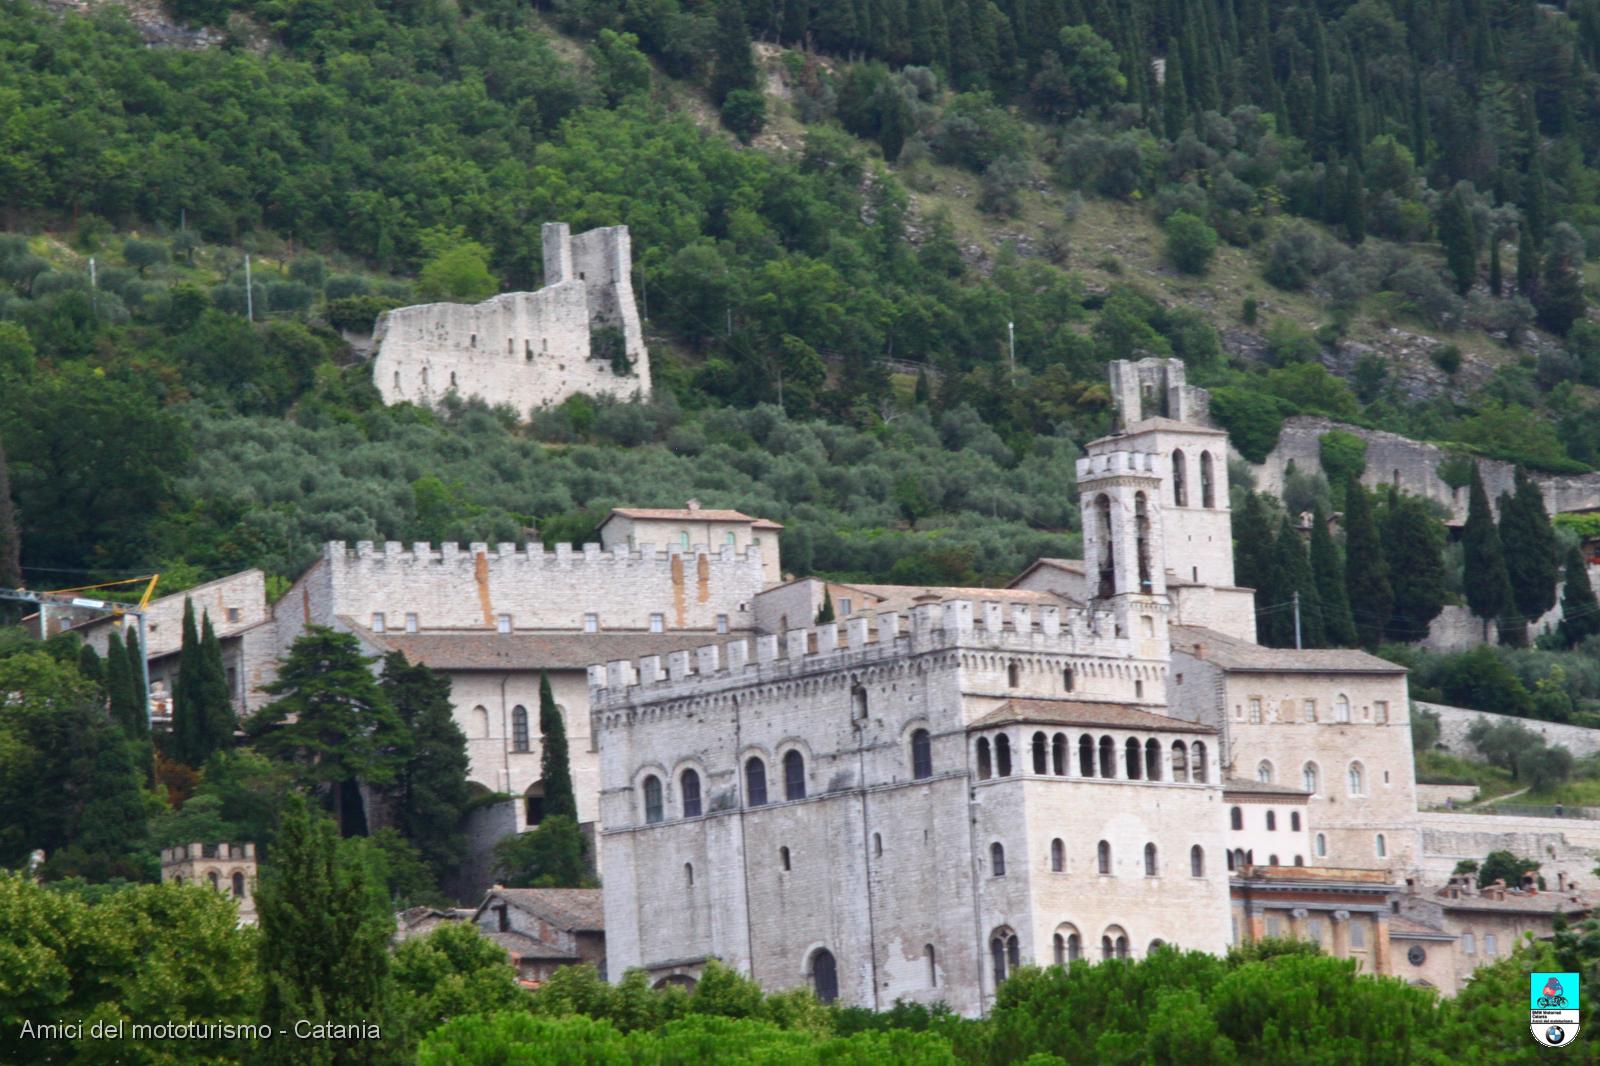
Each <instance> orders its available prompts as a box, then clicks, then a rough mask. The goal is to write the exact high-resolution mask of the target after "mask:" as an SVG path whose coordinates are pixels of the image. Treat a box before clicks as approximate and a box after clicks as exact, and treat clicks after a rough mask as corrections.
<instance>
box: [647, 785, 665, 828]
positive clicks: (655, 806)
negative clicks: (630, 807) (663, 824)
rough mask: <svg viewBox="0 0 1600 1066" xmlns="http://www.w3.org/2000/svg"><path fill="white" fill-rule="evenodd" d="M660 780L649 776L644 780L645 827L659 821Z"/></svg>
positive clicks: (660, 814) (660, 815)
mask: <svg viewBox="0 0 1600 1066" xmlns="http://www.w3.org/2000/svg"><path fill="white" fill-rule="evenodd" d="M661 817H662V813H661V778H659V777H657V776H656V775H655V774H651V775H650V776H649V777H646V778H645V779H644V820H645V824H647V825H654V824H655V823H656V822H659V821H661Z"/></svg>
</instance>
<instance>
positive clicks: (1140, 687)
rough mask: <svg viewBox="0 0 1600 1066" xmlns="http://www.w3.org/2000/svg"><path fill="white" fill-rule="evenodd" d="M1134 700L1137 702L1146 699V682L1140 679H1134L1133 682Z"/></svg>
mask: <svg viewBox="0 0 1600 1066" xmlns="http://www.w3.org/2000/svg"><path fill="white" fill-rule="evenodd" d="M1133 698H1134V699H1136V700H1142V699H1144V682H1143V681H1141V680H1139V679H1138V678H1134V681H1133Z"/></svg>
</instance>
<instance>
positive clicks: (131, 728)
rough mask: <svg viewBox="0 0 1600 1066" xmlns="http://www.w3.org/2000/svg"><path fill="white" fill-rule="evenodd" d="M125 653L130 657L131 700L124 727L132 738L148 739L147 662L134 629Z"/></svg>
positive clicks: (129, 636)
mask: <svg viewBox="0 0 1600 1066" xmlns="http://www.w3.org/2000/svg"><path fill="white" fill-rule="evenodd" d="M123 651H124V652H125V653H126V654H127V656H128V688H129V690H130V695H131V697H132V698H131V699H130V700H129V715H128V719H127V721H126V722H124V723H123V727H124V728H125V729H127V730H128V735H129V736H130V737H148V736H149V735H150V714H149V711H150V708H149V689H148V688H146V687H145V673H146V667H145V661H144V649H143V648H141V647H140V646H139V634H138V633H135V632H134V631H133V630H132V629H130V630H128V640H127V643H126V644H124V645H123Z"/></svg>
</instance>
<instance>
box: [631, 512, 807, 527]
mask: <svg viewBox="0 0 1600 1066" xmlns="http://www.w3.org/2000/svg"><path fill="white" fill-rule="evenodd" d="M617 517H622V518H645V519H652V518H653V519H658V520H660V521H666V522H764V523H766V525H765V526H763V527H762V528H765V529H782V528H783V527H782V526H780V525H778V524H777V523H776V522H773V521H771V520H770V519H765V518H755V517H753V516H751V515H747V514H745V513H744V512H743V511H715V510H711V509H710V508H705V507H701V508H696V509H694V510H690V509H689V508H687V507H613V508H612V509H611V513H610V514H608V515H606V517H605V519H604V520H603V521H602V522H601V523H600V524H601V525H605V524H606V522H609V521H610V520H611V519H613V518H617Z"/></svg>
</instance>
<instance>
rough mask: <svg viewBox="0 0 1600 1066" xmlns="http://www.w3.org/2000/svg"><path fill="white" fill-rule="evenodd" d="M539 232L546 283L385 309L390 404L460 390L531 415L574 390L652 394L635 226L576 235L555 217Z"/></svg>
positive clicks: (382, 372) (381, 346)
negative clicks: (638, 302) (637, 298)
mask: <svg viewBox="0 0 1600 1066" xmlns="http://www.w3.org/2000/svg"><path fill="white" fill-rule="evenodd" d="M540 235H541V238H542V241H543V245H544V281H545V283H544V287H543V288H540V289H539V290H537V291H535V292H508V293H501V294H500V295H499V296H493V297H490V298H489V299H487V300H485V301H483V302H482V303H477V304H454V303H434V304H418V305H415V306H412V307H400V308H396V309H395V310H393V311H388V312H385V313H384V314H383V315H381V316H379V318H378V321H377V324H376V326H375V327H374V328H373V334H372V344H373V346H374V347H375V348H376V350H377V355H376V356H374V358H373V361H372V380H373V384H375V385H376V386H377V387H378V391H379V393H381V394H382V396H383V400H384V402H385V403H391V404H393V403H402V402H406V401H410V402H412V403H420V404H429V405H431V404H435V403H438V402H439V401H440V400H441V399H443V398H444V397H445V396H447V395H449V394H451V393H454V394H456V395H457V396H460V397H462V398H467V397H477V398H479V399H481V400H483V401H485V402H486V403H490V404H503V403H508V404H510V405H511V406H512V407H514V408H516V410H517V413H518V414H519V415H521V416H522V417H524V418H525V417H527V415H528V414H529V412H530V411H532V410H533V409H534V408H535V407H540V406H543V405H546V404H557V403H560V402H561V401H562V400H564V399H566V398H567V397H568V396H571V395H572V394H573V393H577V392H586V393H589V394H591V395H597V396H615V397H618V398H624V399H625V398H627V397H629V396H632V395H634V394H635V393H637V394H639V395H641V396H649V395H650V354H649V352H648V351H646V350H645V345H644V334H643V332H642V331H641V329H640V325H639V312H638V310H637V309H636V308H635V306H634V299H633V281H632V274H631V271H632V251H631V242H630V241H629V238H628V228H627V227H626V226H610V227H607V228H604V229H593V230H590V231H588V232H587V233H580V234H578V235H577V236H573V235H572V234H571V233H570V232H569V231H568V229H567V225H566V223H563V222H549V223H546V224H545V225H544V226H543V227H542V229H541V231H540ZM597 342H600V343H597ZM608 346H609V350H608Z"/></svg>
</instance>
